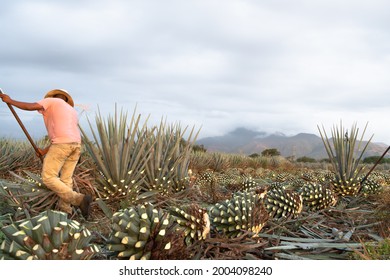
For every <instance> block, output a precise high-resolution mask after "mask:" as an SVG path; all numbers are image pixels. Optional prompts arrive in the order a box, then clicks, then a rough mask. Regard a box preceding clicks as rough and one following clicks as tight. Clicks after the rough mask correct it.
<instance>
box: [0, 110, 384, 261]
mask: <svg viewBox="0 0 390 280" xmlns="http://www.w3.org/2000/svg"><path fill="white" fill-rule="evenodd" d="M80 129H81V132H82V136H83V152H82V156H81V159H80V162H79V164H78V166H77V168H76V171H75V174H74V175H75V176H74V181H75V188H76V189H77V190H78V191H79V192H82V193H89V194H91V195H92V196H93V197H94V202H93V204H92V208H93V209H92V214H91V217H90V218H89V219H88V220H85V219H84V218H83V217H82V215H81V214H80V213H79V210H78V209H76V208H75V209H74V214H73V216H72V217H68V216H67V215H66V214H65V213H62V212H60V211H58V210H57V208H56V207H57V197H56V196H55V195H54V194H53V193H52V192H51V191H49V190H48V189H47V188H46V187H45V185H44V184H43V183H42V181H41V178H40V169H41V162H40V160H39V159H38V158H37V157H36V156H35V154H34V151H33V149H32V148H31V147H30V146H29V144H28V143H27V142H24V141H16V140H11V139H0V228H1V230H0V244H1V247H0V259H5V260H7V259H23V260H30V259H44V260H45V259H60V260H71V259H79V260H102V259H103V260H118V259H131V260H138V259H144V260H148V259H154V260H164V259H165V260H167V259H170V260H175V259H181V260H189V259H192V260H212V259H219V260H221V259H222V260H224V259H226V260H227V259H235V260H244V259H251V260H256V259H259V260H261V259H268V260H273V259H294V260H300V259H390V187H389V186H390V173H389V171H388V170H385V169H384V168H380V166H378V167H376V168H375V169H372V167H375V166H372V165H364V164H363V163H362V159H363V157H364V151H365V148H366V146H364V145H363V144H361V143H362V142H363V141H361V139H362V137H363V135H364V132H363V133H362V135H359V133H358V132H359V130H358V128H357V127H356V125H354V126H352V128H351V129H349V130H348V133H346V132H347V131H346V130H345V128H344V127H343V125H342V124H341V123H340V125H339V126H334V127H333V129H331V130H330V131H331V134H329V135H328V134H327V130H326V129H325V128H323V127H322V128H319V132H320V134H321V137H322V139H323V142H324V147H325V149H326V150H327V152H328V155H329V162H322V163H311V164H303V163H297V162H292V161H289V160H287V159H285V158H283V157H281V156H268V157H266V156H258V157H249V156H247V155H241V154H224V153H216V152H207V151H199V150H198V149H195V146H196V145H195V141H196V138H197V135H198V133H199V131H197V130H196V129H195V128H192V129H191V128H188V127H184V128H183V127H182V126H181V125H180V124H167V122H166V121H164V120H162V121H161V123H160V124H159V125H157V126H149V124H148V119H146V120H142V118H141V115H139V114H137V113H136V112H135V111H134V112H133V114H132V115H128V113H127V112H123V111H121V112H118V111H117V110H115V113H114V114H113V115H112V116H108V117H107V118H104V117H103V116H101V115H100V114H99V113H98V114H97V116H96V118H95V120H94V121H89V126H88V127H80ZM348 134H349V135H348ZM46 144H47V143H46V141H45V140H44V139H42V140H40V141H39V143H38V146H45V145H46Z"/></svg>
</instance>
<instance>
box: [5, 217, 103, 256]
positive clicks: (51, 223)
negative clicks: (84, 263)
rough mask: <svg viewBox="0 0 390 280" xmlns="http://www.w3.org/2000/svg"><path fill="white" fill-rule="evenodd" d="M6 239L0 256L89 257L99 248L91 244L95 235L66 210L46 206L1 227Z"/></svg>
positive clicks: (97, 251) (95, 253) (98, 250)
mask: <svg viewBox="0 0 390 280" xmlns="http://www.w3.org/2000/svg"><path fill="white" fill-rule="evenodd" d="M1 232H2V233H3V234H4V235H5V240H4V241H3V242H2V244H1V246H0V259H17V260H86V259H92V258H93V257H94V256H95V255H97V254H98V253H99V252H100V249H99V247H97V246H96V245H94V244H91V243H90V242H91V240H92V238H93V236H92V235H91V233H90V232H89V230H88V229H86V228H84V227H83V226H81V225H80V224H79V223H78V222H77V221H74V220H70V219H68V218H67V214H66V213H63V212H59V211H53V210H47V211H45V212H42V213H40V214H39V215H37V216H34V217H33V218H31V219H25V220H21V221H19V222H17V223H13V224H10V225H7V226H3V227H2V228H1Z"/></svg>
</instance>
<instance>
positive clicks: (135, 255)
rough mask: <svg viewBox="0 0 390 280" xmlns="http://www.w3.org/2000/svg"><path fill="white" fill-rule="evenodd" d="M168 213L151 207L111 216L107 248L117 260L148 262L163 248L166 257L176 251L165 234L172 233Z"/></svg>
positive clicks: (141, 206)
mask: <svg viewBox="0 0 390 280" xmlns="http://www.w3.org/2000/svg"><path fill="white" fill-rule="evenodd" d="M172 222H173V221H172V218H171V216H170V215H169V213H167V212H165V211H163V210H162V209H157V208H155V207H154V206H153V205H152V204H150V203H147V204H145V205H137V206H134V207H129V208H126V209H122V210H120V211H118V212H116V213H114V214H113V217H112V225H111V226H112V232H111V234H110V238H109V241H108V245H107V249H108V250H110V251H112V252H114V254H115V256H116V258H118V259H130V260H148V259H151V257H152V255H153V250H154V249H155V248H156V247H158V248H160V249H161V248H163V250H165V252H166V253H165V255H168V254H169V252H171V251H172V250H173V251H174V250H175V248H174V247H173V245H175V244H173V243H172V242H171V241H172V240H170V239H169V237H171V236H173V235H172V234H167V231H168V230H169V231H170V230H174V228H173V227H172Z"/></svg>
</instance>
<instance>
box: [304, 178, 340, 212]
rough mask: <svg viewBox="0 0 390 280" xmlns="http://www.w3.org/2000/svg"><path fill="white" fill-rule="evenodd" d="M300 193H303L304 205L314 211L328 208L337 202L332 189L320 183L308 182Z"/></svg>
mask: <svg viewBox="0 0 390 280" xmlns="http://www.w3.org/2000/svg"><path fill="white" fill-rule="evenodd" d="M299 193H300V194H301V195H302V198H303V203H304V205H306V206H307V207H308V208H309V209H311V210H313V211H316V210H321V209H326V208H328V207H330V206H333V205H335V204H336V202H337V200H336V196H335V194H334V192H333V191H332V189H331V188H329V187H326V186H324V185H322V184H320V183H306V184H304V185H303V186H302V187H301V189H300V190H299Z"/></svg>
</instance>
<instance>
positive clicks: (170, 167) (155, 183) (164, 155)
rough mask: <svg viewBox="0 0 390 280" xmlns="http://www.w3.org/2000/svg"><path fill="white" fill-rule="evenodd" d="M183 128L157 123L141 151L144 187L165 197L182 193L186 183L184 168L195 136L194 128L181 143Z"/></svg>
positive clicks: (162, 122) (186, 173)
mask: <svg viewBox="0 0 390 280" xmlns="http://www.w3.org/2000/svg"><path fill="white" fill-rule="evenodd" d="M186 131H187V127H185V128H184V129H182V128H181V126H180V125H179V124H175V125H167V123H166V121H161V122H160V125H159V126H158V127H156V128H155V130H154V132H155V133H153V134H151V135H150V136H149V138H148V141H149V144H148V149H145V150H144V151H145V152H146V153H149V155H148V154H145V157H146V158H148V161H147V163H146V166H145V174H144V175H145V176H144V188H145V189H147V190H149V191H157V192H158V193H160V194H162V195H169V194H172V193H176V192H179V191H181V190H183V189H184V188H185V187H186V186H187V185H188V183H189V177H188V168H189V162H190V155H191V152H192V145H193V143H194V141H195V139H196V137H197V134H198V133H199V132H198V133H196V134H195V132H194V128H192V130H191V131H190V132H189V136H188V137H187V140H186V141H185V140H184V137H185V133H186Z"/></svg>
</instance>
